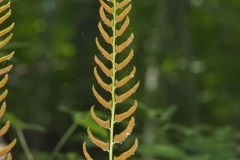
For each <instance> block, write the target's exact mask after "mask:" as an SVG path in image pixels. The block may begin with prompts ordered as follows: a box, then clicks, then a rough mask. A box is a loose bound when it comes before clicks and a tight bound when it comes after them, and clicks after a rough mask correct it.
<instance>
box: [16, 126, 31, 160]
mask: <svg viewBox="0 0 240 160" xmlns="http://www.w3.org/2000/svg"><path fill="white" fill-rule="evenodd" d="M16 132H17V136H18V139H19V142H20V145H21V146H22V148H23V151H24V153H25V155H26V157H27V160H34V158H33V154H32V152H31V150H30V148H29V146H28V144H27V141H26V138H25V136H24V134H23V131H22V129H16Z"/></svg>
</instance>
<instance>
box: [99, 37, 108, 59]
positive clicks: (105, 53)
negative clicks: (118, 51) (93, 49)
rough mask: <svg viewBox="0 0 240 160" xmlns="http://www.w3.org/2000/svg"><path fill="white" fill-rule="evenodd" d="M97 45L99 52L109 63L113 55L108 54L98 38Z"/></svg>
mask: <svg viewBox="0 0 240 160" xmlns="http://www.w3.org/2000/svg"><path fill="white" fill-rule="evenodd" d="M96 45H97V48H98V49H99V51H100V52H101V53H102V55H103V56H104V57H105V58H106V59H107V60H109V61H111V60H112V54H110V53H108V52H107V51H106V50H105V49H104V48H103V47H102V45H101V44H100V43H99V40H98V38H96Z"/></svg>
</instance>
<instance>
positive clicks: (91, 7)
mask: <svg viewBox="0 0 240 160" xmlns="http://www.w3.org/2000/svg"><path fill="white" fill-rule="evenodd" d="M132 3H133V10H132V13H131V18H130V19H131V27H130V30H131V31H133V32H134V33H135V36H136V38H135V43H134V48H135V50H136V56H135V59H134V63H135V64H136V66H137V69H138V79H140V81H141V88H140V90H139V91H138V94H137V96H136V98H137V99H138V100H139V102H140V106H139V109H138V112H137V114H136V118H137V124H138V125H137V126H136V129H135V130H134V134H135V135H134V136H138V137H139V138H140V141H141V145H140V148H139V150H138V153H137V154H136V156H135V157H134V158H132V159H133V160H135V159H138V160H139V159H142V160H239V159H240V123H239V117H240V106H239V105H240V98H239V97H240V85H239V84H238V83H239V82H240V76H239V73H240V63H239V60H240V43H239V41H240V21H239V17H240V1H239V0H133V2H132ZM12 6H13V8H12V9H13V16H12V18H11V21H14V22H15V23H16V27H15V30H14V35H15V36H14V40H13V41H12V43H11V44H10V46H9V47H10V48H11V49H14V50H16V55H15V58H14V60H13V63H14V64H15V68H14V70H13V72H11V78H10V82H9V88H10V94H9V97H8V103H9V108H8V114H7V118H9V119H11V120H12V126H13V127H12V130H11V132H10V133H11V134H10V135H8V136H9V137H6V138H7V139H6V140H5V141H8V138H9V139H12V137H15V136H17V137H18V145H17V147H15V149H14V155H15V158H16V159H17V160H33V159H35V160H46V159H48V157H49V156H52V157H56V158H55V159H57V160H79V159H83V157H82V149H81V147H82V142H83V140H85V139H86V138H87V135H86V127H87V126H90V127H91V128H93V130H95V132H97V133H98V134H99V135H101V136H106V132H104V131H103V130H101V129H99V128H98V127H97V126H96V125H95V124H94V123H93V122H92V121H91V120H90V116H89V109H90V107H91V106H92V105H94V104H97V102H96V100H95V98H94V96H93V94H92V92H91V87H92V85H93V83H95V78H94V76H93V67H94V61H93V57H94V55H95V54H96V53H97V49H96V46H95V42H94V40H95V37H96V36H97V35H99V32H98V30H97V23H98V21H99V20H100V18H99V14H98V9H99V2H98V1H97V0H13V3H12ZM99 109H100V108H99ZM100 110H101V109H100ZM60 139H61V140H60ZM59 141H60V143H59ZM25 142H27V144H28V145H29V146H27V145H26V143H25ZM65 142H66V143H65ZM57 144H59V145H57ZM56 145H57V147H56ZM124 146H125V145H124ZM54 148H55V149H54ZM90 150H91V152H94V153H95V156H96V157H100V156H101V157H102V156H104V155H102V152H100V151H99V150H98V149H96V148H94V146H92V147H90ZM96 159H97V160H99V158H96Z"/></svg>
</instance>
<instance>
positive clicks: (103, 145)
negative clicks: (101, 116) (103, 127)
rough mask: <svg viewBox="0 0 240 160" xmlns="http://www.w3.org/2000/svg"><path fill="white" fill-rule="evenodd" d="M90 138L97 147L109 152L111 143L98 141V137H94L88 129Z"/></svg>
mask: <svg viewBox="0 0 240 160" xmlns="http://www.w3.org/2000/svg"><path fill="white" fill-rule="evenodd" d="M88 137H89V139H90V140H91V141H92V142H93V143H94V144H95V145H96V146H98V147H99V148H101V149H102V150H103V151H108V150H109V143H105V142H103V141H101V140H99V139H97V138H96V137H94V135H93V134H92V132H91V131H90V129H88Z"/></svg>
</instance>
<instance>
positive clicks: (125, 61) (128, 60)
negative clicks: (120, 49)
mask: <svg viewBox="0 0 240 160" xmlns="http://www.w3.org/2000/svg"><path fill="white" fill-rule="evenodd" d="M133 56H134V51H133V49H132V50H131V51H130V53H129V54H128V56H127V58H126V59H124V60H123V61H122V62H121V63H119V64H118V63H116V70H117V71H120V70H122V69H123V68H125V67H126V66H127V65H128V64H129V63H130V62H131V60H132V59H133Z"/></svg>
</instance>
